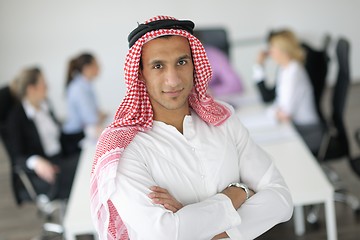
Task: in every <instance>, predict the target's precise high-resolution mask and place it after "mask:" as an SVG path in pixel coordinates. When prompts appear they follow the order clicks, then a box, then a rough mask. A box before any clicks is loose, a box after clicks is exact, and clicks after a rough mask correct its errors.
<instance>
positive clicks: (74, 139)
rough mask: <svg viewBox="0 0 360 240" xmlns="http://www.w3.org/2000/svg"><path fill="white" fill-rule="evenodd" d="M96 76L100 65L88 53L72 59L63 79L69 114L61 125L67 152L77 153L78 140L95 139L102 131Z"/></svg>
mask: <svg viewBox="0 0 360 240" xmlns="http://www.w3.org/2000/svg"><path fill="white" fill-rule="evenodd" d="M98 74H99V65H98V62H97V60H96V59H95V57H94V56H93V55H92V54H90V53H82V54H80V55H78V56H76V57H75V58H73V59H71V61H70V62H69V66H68V72H67V78H66V98H67V110H68V115H67V119H66V121H65V123H64V133H65V139H66V142H68V143H69V144H67V146H68V148H67V151H69V152H78V151H80V149H81V148H80V145H79V143H80V141H81V140H82V139H83V138H84V137H86V138H89V139H97V137H98V136H99V135H100V133H101V131H102V129H103V127H102V126H103V123H104V121H105V119H106V114H105V113H104V112H102V111H101V110H100V109H99V105H98V102H97V99H96V94H95V91H94V88H93V82H94V80H95V79H96V77H97V76H98Z"/></svg>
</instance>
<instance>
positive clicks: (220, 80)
mask: <svg viewBox="0 0 360 240" xmlns="http://www.w3.org/2000/svg"><path fill="white" fill-rule="evenodd" d="M204 47H205V51H206V55H207V57H208V58H209V61H210V64H211V68H212V70H213V76H212V78H211V81H210V82H209V90H210V92H211V94H212V95H213V96H214V97H221V96H224V95H225V96H226V95H230V94H240V93H242V92H243V86H242V83H241V79H240V76H239V75H238V74H237V73H236V72H235V70H234V68H233V67H232V65H231V63H230V61H229V58H228V57H227V56H226V54H225V53H223V52H222V51H221V50H220V49H218V48H216V47H213V46H211V45H204Z"/></svg>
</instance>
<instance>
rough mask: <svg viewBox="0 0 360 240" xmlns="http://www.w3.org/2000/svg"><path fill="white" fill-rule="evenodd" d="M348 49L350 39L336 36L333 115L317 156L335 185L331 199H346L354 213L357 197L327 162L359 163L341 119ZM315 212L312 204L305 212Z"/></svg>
mask: <svg viewBox="0 0 360 240" xmlns="http://www.w3.org/2000/svg"><path fill="white" fill-rule="evenodd" d="M349 51H350V44H349V42H348V41H347V40H346V39H344V38H341V39H339V40H338V42H337V46H336V55H337V60H338V66H339V68H338V75H337V80H336V84H335V86H334V90H333V95H332V99H331V105H332V115H331V119H330V120H329V121H327V124H326V126H325V127H326V131H325V133H324V136H323V139H322V143H321V146H320V149H319V151H318V155H317V158H318V160H319V162H320V163H321V165H322V168H323V170H324V172H325V174H326V175H327V177H328V178H329V180H330V182H331V183H332V184H333V185H334V188H335V194H334V200H335V201H337V202H342V203H346V204H347V205H349V206H350V207H351V208H352V209H353V210H354V212H355V213H359V211H360V202H359V199H357V198H356V197H355V196H354V195H352V194H350V193H349V192H347V191H346V190H345V189H344V188H343V186H342V185H341V181H340V178H339V176H338V175H337V173H336V172H335V171H334V170H332V169H331V168H330V167H329V166H328V165H327V164H326V162H328V161H330V160H335V159H339V158H341V157H346V159H347V160H348V161H349V163H350V166H351V167H352V170H354V171H355V170H356V169H355V166H356V165H359V164H358V163H356V162H353V161H352V158H351V156H350V149H349V142H348V137H347V133H346V128H345V124H344V120H343V115H344V110H345V103H346V98H347V93H348V88H349V83H350V67H349ZM317 212H318V208H314V209H313V210H312V211H311V212H310V213H309V214H308V216H307V220H308V222H310V223H316V222H317V220H318V216H317V215H318V214H317Z"/></svg>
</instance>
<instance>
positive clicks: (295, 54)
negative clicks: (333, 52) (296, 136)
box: [253, 30, 322, 151]
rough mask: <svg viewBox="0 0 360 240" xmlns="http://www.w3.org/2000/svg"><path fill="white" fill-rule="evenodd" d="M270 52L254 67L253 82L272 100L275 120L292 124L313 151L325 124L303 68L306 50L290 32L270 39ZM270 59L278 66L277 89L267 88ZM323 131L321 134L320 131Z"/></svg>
mask: <svg viewBox="0 0 360 240" xmlns="http://www.w3.org/2000/svg"><path fill="white" fill-rule="evenodd" d="M269 43H270V46H269V51H261V52H260V53H259V55H258V58H257V64H256V65H255V66H254V69H253V70H254V73H253V75H254V80H255V81H256V82H257V86H258V88H259V91H260V93H261V95H262V98H263V100H264V102H271V101H273V110H274V114H275V117H276V119H278V120H279V121H280V122H284V121H292V122H293V123H294V125H295V127H296V129H297V130H298V132H299V133H300V135H301V136H302V137H303V139H304V140H305V142H306V144H307V145H308V147H309V148H310V149H311V150H314V151H316V149H318V146H319V144H320V139H321V132H322V130H321V129H322V127H321V126H322V125H321V123H320V118H319V116H318V114H317V112H316V107H315V100H314V94H313V87H312V84H311V81H310V79H309V76H308V74H307V72H306V70H305V68H304V66H303V62H304V58H305V55H304V51H303V49H302V48H301V45H300V43H299V41H298V39H297V38H296V36H295V34H294V33H293V32H291V31H290V30H281V31H278V32H273V33H271V34H270V36H269ZM268 57H271V59H272V60H273V61H274V62H275V63H276V64H277V65H278V67H279V68H278V71H277V79H276V86H275V87H274V88H271V89H269V88H267V87H266V84H265V81H266V77H265V70H264V63H265V61H266V59H267V58H268ZM320 131H321V132H320Z"/></svg>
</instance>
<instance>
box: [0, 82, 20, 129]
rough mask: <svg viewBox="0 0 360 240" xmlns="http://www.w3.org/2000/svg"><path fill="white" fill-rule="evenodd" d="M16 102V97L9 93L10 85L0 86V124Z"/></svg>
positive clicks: (4, 120)
mask: <svg viewBox="0 0 360 240" xmlns="http://www.w3.org/2000/svg"><path fill="white" fill-rule="evenodd" d="M17 103H18V100H17V98H16V97H15V96H14V95H13V94H12V93H11V91H10V87H9V86H5V87H2V88H0V125H3V124H5V123H6V120H7V118H8V116H9V114H10V112H11V109H12V108H13V107H14V106H15V105H16V104H17Z"/></svg>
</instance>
